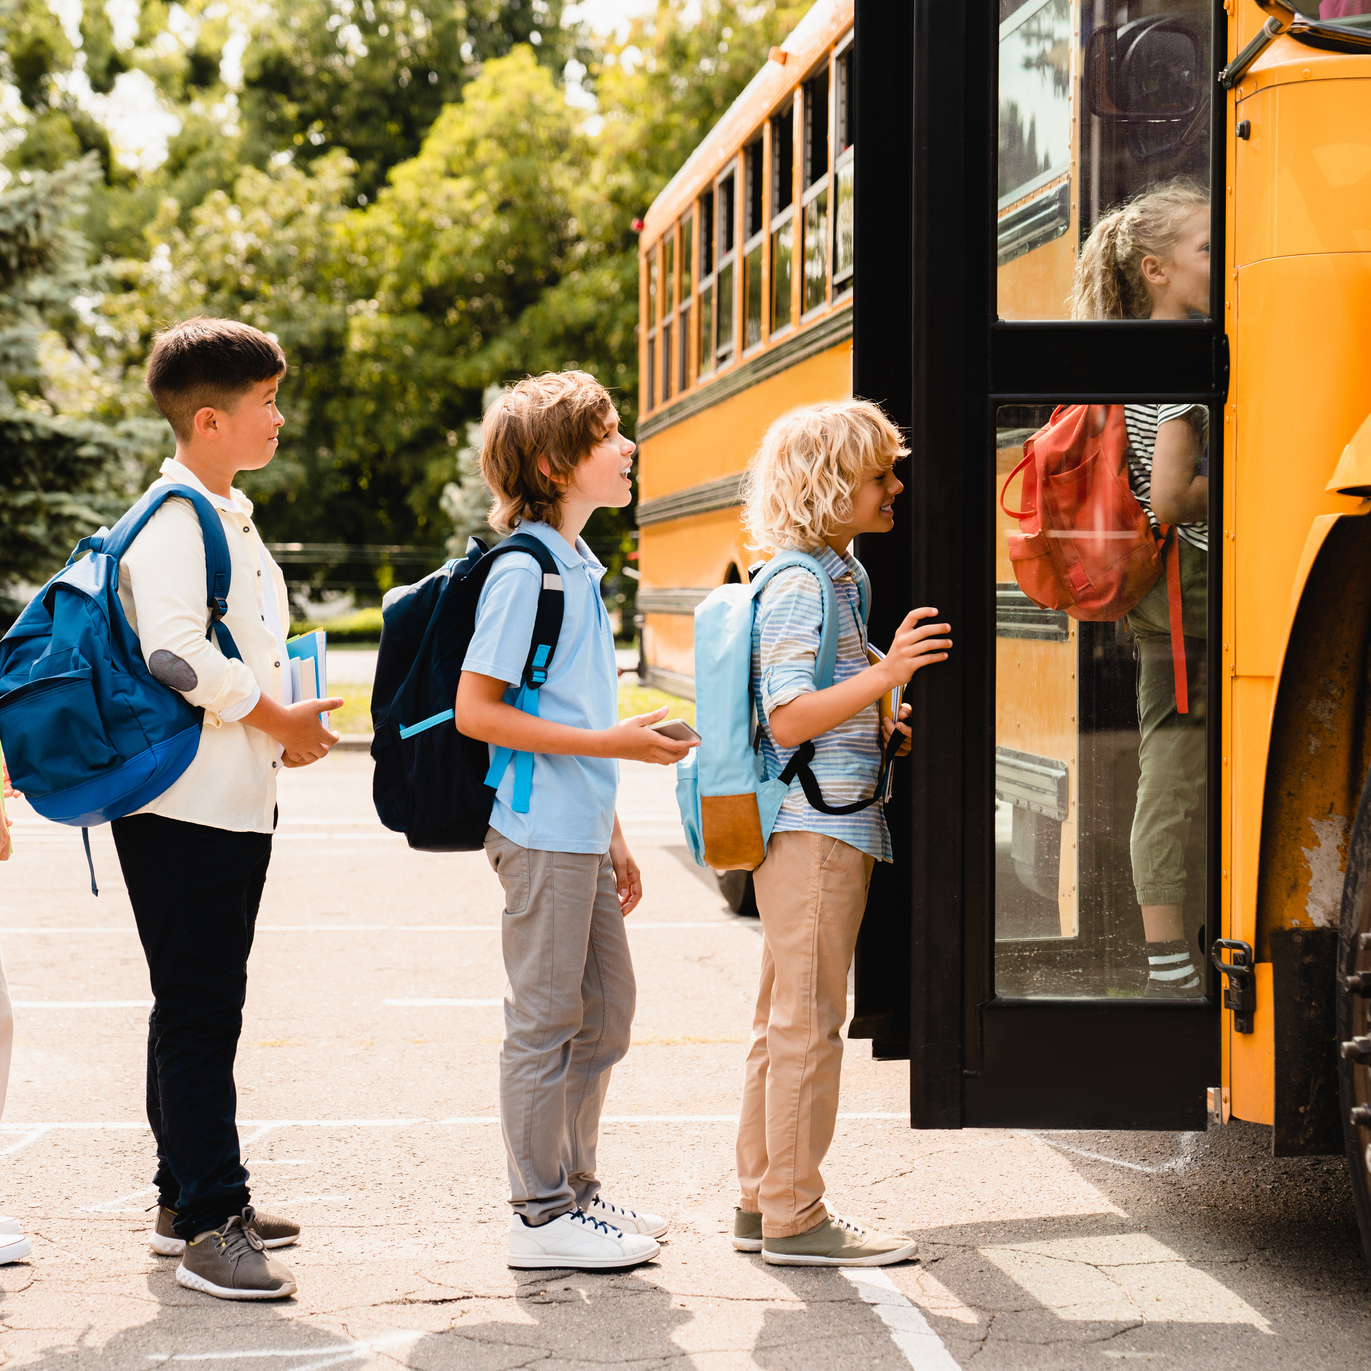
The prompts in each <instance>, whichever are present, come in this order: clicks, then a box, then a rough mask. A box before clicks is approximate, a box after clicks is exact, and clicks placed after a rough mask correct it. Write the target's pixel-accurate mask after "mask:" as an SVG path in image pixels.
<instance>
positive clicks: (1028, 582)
mask: <svg viewBox="0 0 1371 1371" xmlns="http://www.w3.org/2000/svg"><path fill="white" fill-rule="evenodd" d="M1023 453H1024V455H1023V461H1022V462H1020V463H1019V465H1018V466H1016V467H1015V468H1014V470H1013V471H1011V472H1010V473H1009V478H1008V480H1006V481H1005V483H1004V489H1003V490H1001V491H1000V507H1001V508H1002V509H1003V510H1004V512H1005V513H1006V514H1008V515H1009V517H1010V518H1011V519H1017V520H1018V521H1019V532H1018V533H1011V534H1009V535H1008V537H1009V560H1010V562H1011V563H1012V565H1013V567H1014V579H1015V580H1017V581H1018V583H1019V589H1020V590H1022V591H1023V593H1024V594H1025V595H1027V596H1028V598H1029V599H1030V600H1032V601H1033V602H1034V603H1035V604H1039V605H1042V606H1043V608H1045V609H1060V610H1062V611H1063V612H1064V613H1066V614H1069V615H1070V616H1071V617H1072V618H1073V619H1084V620H1087V621H1100V620H1103V621H1113V620H1116V619H1122V618H1123V616H1124V615H1125V614H1127V613H1128V611H1129V610H1130V609H1132V608H1133V607H1134V606H1135V605H1136V604H1137V603H1138V602H1139V601H1140V600H1141V599H1142V598H1143V596H1144V595H1146V594H1147V592H1148V591H1149V590H1151V589H1152V587H1153V586H1154V585H1156V583H1157V578H1158V577H1159V576H1160V575H1161V574H1162V567H1163V563H1165V568H1166V589H1167V601H1168V607H1169V610H1170V620H1171V655H1172V659H1173V661H1174V662H1175V670H1176V712H1177V713H1178V714H1186V713H1188V712H1189V706H1190V701H1189V693H1188V691H1187V689H1186V672H1185V641H1184V637H1183V633H1182V629H1181V564H1180V554H1179V553H1178V552H1177V551H1175V543H1176V536H1175V532H1174V530H1173V529H1171V528H1169V527H1168V526H1166V525H1163V526H1162V531H1161V534H1160V535H1157V534H1154V533H1153V531H1152V523H1151V520H1150V519H1149V518H1148V517H1147V511H1146V510H1145V509H1143V507H1142V505H1141V504H1139V503H1138V498H1137V496H1135V495H1134V494H1133V489H1132V487H1131V486H1130V485H1129V483H1128V430H1127V429H1126V427H1125V426H1124V415H1123V406H1122V405H1063V406H1061V407H1060V408H1058V409H1057V411H1056V412H1055V413H1054V414H1053V415H1052V418H1051V419H1049V420H1048V421H1047V424H1046V426H1045V427H1043V428H1040V429H1039V430H1038V431H1037V433H1035V434H1034V435H1033V436H1032V437H1031V438H1030V439H1029V440H1028V441H1027V442H1026V443H1025V444H1024V447H1023ZM1021 471H1022V472H1023V474H1024V477H1023V491H1022V496H1021V498H1022V501H1023V504H1024V508H1023V509H1018V510H1015V509H1010V508H1009V506H1008V505H1007V504H1005V496H1006V495H1007V494H1008V492H1009V486H1010V482H1012V481H1013V479H1014V478H1015V476H1017V475H1018V474H1019V473H1020V472H1021ZM1168 549H1170V550H1171V555H1170V556H1167V551H1168Z"/></svg>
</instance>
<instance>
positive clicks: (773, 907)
mask: <svg viewBox="0 0 1371 1371" xmlns="http://www.w3.org/2000/svg"><path fill="white" fill-rule="evenodd" d="M873 865H874V861H873V859H872V858H871V857H869V856H867V854H866V853H864V852H861V851H858V849H857V848H855V847H852V846H851V845H850V844H848V843H844V842H841V841H839V840H838V839H837V838H830V837H828V836H827V835H826V834H823V833H773V834H772V835H771V841H770V842H769V843H768V844H767V850H766V860H765V861H764V862H763V863H762V864H761V866H759V867H758V868H757V871H756V873H755V875H754V877H753V879H754V882H755V885H756V890H757V908H758V910H759V911H760V913H761V916H762V978H761V985H760V987H759V988H758V991H757V1009H756V1014H755V1015H754V1018H753V1023H752V1045H751V1047H750V1048H749V1049H748V1054H747V1065H746V1067H745V1069H744V1076H743V1107H742V1117H741V1119H740V1120H739V1124H738V1185H739V1189H740V1192H741V1198H740V1200H739V1201H738V1203H739V1207H740V1208H742V1209H745V1210H747V1211H748V1212H749V1213H753V1214H761V1216H762V1233H763V1234H764V1236H766V1237H768V1238H788V1237H792V1236H793V1235H795V1234H796V1233H807V1232H808V1231H809V1230H810V1229H811V1228H816V1227H818V1225H819V1224H821V1223H822V1222H823V1221H824V1219H825V1218H826V1217H827V1214H828V1211H827V1209H825V1208H824V1204H823V1195H824V1178H823V1176H822V1175H820V1174H819V1167H820V1165H821V1163H822V1162H823V1159H824V1157H825V1155H826V1154H827V1152H828V1148H829V1144H830V1143H831V1142H832V1141H833V1129H834V1126H835V1124H836V1123H837V1118H838V1079H839V1075H840V1073H841V1071H842V1065H843V1038H842V1027H843V1024H844V1023H846V1022H847V972H848V968H849V967H850V966H851V965H852V954H853V952H854V950H855V949H856V946H857V930H858V929H859V928H860V927H861V924H862V914H863V912H864V911H865V909H866V892H867V887H868V885H870V883H871V868H872V866H873Z"/></svg>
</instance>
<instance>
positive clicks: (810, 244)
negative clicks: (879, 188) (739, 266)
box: [800, 67, 828, 314]
mask: <svg viewBox="0 0 1371 1371" xmlns="http://www.w3.org/2000/svg"><path fill="white" fill-rule="evenodd" d="M803 98H804V152H803V160H802V172H803V178H804V186H803V190H802V192H801V205H802V209H803V217H802V219H801V222H800V233H801V238H800V244H801V253H800V256H801V270H802V271H803V274H804V279H803V283H802V285H801V295H800V312H801V313H802V314H808V313H809V312H810V310H813V309H818V308H819V306H820V305H823V304H824V303H826V301H827V300H828V69H827V68H826V67H825V69H824V70H823V71H822V72H820V73H819V74H818V75H817V76H815V77H813V78H811V79H810V80H808V81H806V82H805V85H804V97H803Z"/></svg>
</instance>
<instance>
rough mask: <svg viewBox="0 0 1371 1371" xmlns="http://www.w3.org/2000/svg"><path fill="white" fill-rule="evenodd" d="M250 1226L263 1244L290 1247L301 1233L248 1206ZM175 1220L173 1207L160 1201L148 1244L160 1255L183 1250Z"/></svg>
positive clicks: (284, 1221)
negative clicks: (166, 1205)
mask: <svg viewBox="0 0 1371 1371" xmlns="http://www.w3.org/2000/svg"><path fill="white" fill-rule="evenodd" d="M250 1212H251V1214H252V1223H251V1225H250V1226H251V1228H252V1231H253V1232H254V1233H256V1234H257V1236H258V1237H259V1238H261V1240H262V1246H263V1247H289V1246H290V1245H291V1243H293V1242H295V1241H296V1240H297V1239H298V1238H299V1236H300V1225H299V1224H298V1223H292V1222H291V1221H290V1220H289V1219H283V1218H281V1217H280V1216H279V1215H277V1214H263V1213H261V1211H260V1210H256V1209H251V1210H250ZM175 1222H176V1211H175V1210H174V1209H168V1208H166V1207H165V1206H164V1205H159V1206H158V1209H157V1225H156V1227H155V1228H154V1229H153V1230H152V1238H151V1239H150V1245H151V1247H152V1250H153V1251H154V1252H156V1253H157V1254H158V1255H159V1256H162V1257H179V1256H180V1255H181V1253H182V1252H184V1251H185V1250H186V1240H185V1239H184V1238H178V1237H177V1236H176V1230H175V1229H174V1228H173V1227H172V1224H174V1223H175Z"/></svg>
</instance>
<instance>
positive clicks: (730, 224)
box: [714, 172, 737, 366]
mask: <svg viewBox="0 0 1371 1371" xmlns="http://www.w3.org/2000/svg"><path fill="white" fill-rule="evenodd" d="M717 195H718V198H717V201H716V204H715V218H716V220H717V223H718V241H719V276H718V281H717V283H716V286H715V308H714V313H715V318H716V320H717V327H718V337H719V344H718V352H717V354H716V356H717V357H718V361H719V365H720V366H724V365H726V364H727V363H728V362H731V361H732V360H733V348H734V339H735V329H734V314H735V311H734V307H733V301H734V285H733V277H734V270H733V268H734V264H735V263H736V261H737V254H736V252H735V247H736V224H737V220H736V218H735V214H736V212H737V211H736V208H735V205H736V200H735V182H734V177H733V174H732V173H731V172H730V173H729V175H727V176H725V177H724V178H723V180H722V181H720V182H719V187H718V192H717Z"/></svg>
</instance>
